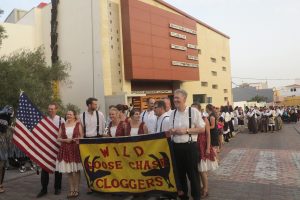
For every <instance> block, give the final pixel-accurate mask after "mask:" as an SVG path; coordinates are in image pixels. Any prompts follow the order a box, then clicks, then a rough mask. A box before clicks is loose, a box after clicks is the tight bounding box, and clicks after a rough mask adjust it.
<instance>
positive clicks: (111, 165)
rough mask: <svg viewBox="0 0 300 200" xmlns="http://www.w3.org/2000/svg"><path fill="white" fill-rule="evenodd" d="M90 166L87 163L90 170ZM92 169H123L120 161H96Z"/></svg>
mask: <svg viewBox="0 0 300 200" xmlns="http://www.w3.org/2000/svg"><path fill="white" fill-rule="evenodd" d="M91 165H92V164H91V163H89V166H88V167H89V168H90V169H92V166H91ZM94 168H95V169H110V170H112V169H123V167H122V162H121V161H120V160H117V161H110V162H107V163H106V162H103V161H99V160H96V161H95V162H94Z"/></svg>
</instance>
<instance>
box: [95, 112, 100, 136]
mask: <svg viewBox="0 0 300 200" xmlns="http://www.w3.org/2000/svg"><path fill="white" fill-rule="evenodd" d="M96 117H97V136H99V135H100V134H99V113H98V111H97V110H96Z"/></svg>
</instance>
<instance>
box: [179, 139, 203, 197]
mask: <svg viewBox="0 0 300 200" xmlns="http://www.w3.org/2000/svg"><path fill="white" fill-rule="evenodd" d="M174 155H175V161H176V168H177V173H178V179H179V185H180V186H179V188H178V189H179V190H182V191H183V192H184V195H183V196H180V198H181V199H182V200H188V199H189V197H188V184H187V179H186V176H187V177H188V178H189V181H190V183H191V194H192V197H193V199H194V200H199V199H200V196H201V194H200V177H199V172H198V162H199V150H198V146H197V143H196V142H193V143H174Z"/></svg>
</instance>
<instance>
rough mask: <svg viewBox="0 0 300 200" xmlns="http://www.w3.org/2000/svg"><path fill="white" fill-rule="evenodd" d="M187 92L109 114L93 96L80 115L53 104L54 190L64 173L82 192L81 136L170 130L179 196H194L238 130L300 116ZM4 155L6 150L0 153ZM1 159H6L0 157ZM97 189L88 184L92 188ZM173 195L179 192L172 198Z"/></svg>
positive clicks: (204, 188)
mask: <svg viewBox="0 0 300 200" xmlns="http://www.w3.org/2000/svg"><path fill="white" fill-rule="evenodd" d="M187 95H188V94H187V92H186V91H185V90H182V89H178V90H176V91H175V92H174V101H173V103H174V108H173V109H172V107H171V100H170V99H169V98H163V99H161V100H155V99H154V98H151V97H150V98H149V99H148V100H147V110H144V111H142V110H140V109H137V108H129V107H128V106H127V105H122V104H118V105H111V106H110V107H109V112H108V119H106V118H105V117H104V115H103V113H101V112H100V111H99V110H98V100H97V99H96V98H88V99H87V100H86V106H87V110H86V111H85V112H83V113H81V114H80V115H78V114H77V113H76V111H75V110H69V111H68V112H67V113H66V116H65V117H60V116H58V115H57V111H58V106H57V104H55V103H51V104H49V106H48V119H49V120H51V121H52V122H53V124H54V125H55V126H57V127H58V128H59V133H58V136H57V140H58V142H60V143H61V146H60V149H59V153H58V156H57V161H56V172H55V181H54V182H55V184H54V189H55V194H56V195H58V194H60V192H61V181H62V174H63V173H66V174H67V175H68V185H69V191H68V194H67V197H68V198H72V197H77V196H78V195H79V183H80V177H81V176H80V171H81V170H82V169H83V168H82V164H81V161H80V152H79V148H78V145H79V139H80V138H98V137H124V136H138V135H142V134H155V133H160V132H167V133H168V134H167V135H168V136H169V137H170V138H171V141H172V142H173V147H174V148H173V150H174V158H175V161H176V162H175V163H176V169H177V174H178V180H179V183H178V186H179V187H178V196H179V197H180V199H189V197H188V194H189V192H188V181H187V178H188V180H189V182H190V188H191V192H190V193H191V196H192V197H193V199H194V200H198V199H200V198H205V197H207V196H208V172H209V171H213V170H215V169H217V168H218V163H219V156H218V155H219V153H220V151H221V149H222V145H223V144H224V143H225V142H229V141H230V139H231V138H233V137H234V136H235V134H236V132H238V131H244V129H245V126H248V129H249V132H250V133H257V132H258V131H262V132H268V131H271V132H274V131H278V130H280V129H281V128H282V121H286V120H285V119H286V117H288V118H289V120H288V121H289V122H297V121H299V114H300V112H298V108H299V107H298V108H297V107H269V108H267V107H263V108H258V107H256V106H255V107H250V108H248V107H246V108H245V109H243V108H241V107H235V108H234V109H233V107H232V106H231V105H229V103H228V104H227V105H225V106H221V107H215V106H213V105H211V104H208V105H206V107H205V108H201V105H200V104H199V103H193V104H192V105H191V106H188V105H187V104H186V99H187ZM0 155H1V154H0ZM0 160H1V159H0ZM2 165H3V163H1V162H0V168H3V170H2V171H1V172H0V193H2V192H4V189H3V185H2V182H3V178H4V172H5V169H4V167H3V166H2ZM48 183H49V173H48V172H46V171H44V170H42V172H41V185H42V189H41V191H40V192H39V194H38V195H37V197H38V198H39V197H42V196H45V195H46V194H47V187H48ZM92 192H93V191H92V190H91V189H90V188H88V191H87V193H92ZM169 198H170V199H172V198H174V197H172V196H171V197H169Z"/></svg>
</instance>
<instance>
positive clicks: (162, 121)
mask: <svg viewBox="0 0 300 200" xmlns="http://www.w3.org/2000/svg"><path fill="white" fill-rule="evenodd" d="M166 117H169V116H164V118H163V119H162V120H161V123H160V132H162V125H163V123H164V120H165V118H166Z"/></svg>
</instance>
